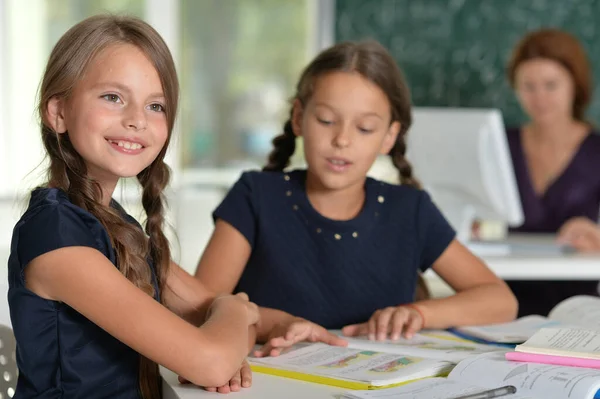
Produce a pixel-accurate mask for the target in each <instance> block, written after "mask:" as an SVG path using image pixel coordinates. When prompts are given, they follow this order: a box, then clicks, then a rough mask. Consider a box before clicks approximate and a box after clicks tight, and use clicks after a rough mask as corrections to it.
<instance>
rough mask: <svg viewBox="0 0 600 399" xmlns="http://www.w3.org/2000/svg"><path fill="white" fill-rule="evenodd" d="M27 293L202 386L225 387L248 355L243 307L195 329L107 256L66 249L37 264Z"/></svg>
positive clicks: (85, 249)
mask: <svg viewBox="0 0 600 399" xmlns="http://www.w3.org/2000/svg"><path fill="white" fill-rule="evenodd" d="M25 278H26V284H27V288H28V289H30V290H31V291H33V292H34V293H36V294H37V295H39V296H41V297H43V298H46V299H50V300H54V301H60V302H64V303H65V304H67V305H69V306H70V307H72V308H74V309H75V310H77V311H78V312H79V313H81V314H82V315H83V316H85V317H86V318H88V319H89V320H91V321H92V322H93V323H95V324H96V325H98V326H99V327H101V328H102V329H104V330H105V331H107V332H108V333H109V334H111V335H112V336H114V337H115V338H117V339H118V340H119V341H121V342H123V343H125V344H126V345H128V346H129V347H131V348H132V349H134V350H136V351H137V352H138V353H140V354H142V355H144V356H146V357H148V358H149V359H152V360H154V361H155V362H157V363H158V364H161V365H163V366H165V367H167V368H169V369H170V370H172V371H174V372H176V373H178V374H179V375H181V376H182V377H184V378H185V379H187V380H188V381H191V382H193V383H195V384H197V385H200V386H221V385H223V384H225V383H226V382H227V381H229V379H230V378H231V376H232V375H233V374H234V372H235V371H236V370H237V369H238V368H239V365H240V364H241V362H242V360H243V359H244V357H245V356H246V354H247V339H248V338H247V334H248V317H247V311H246V309H245V307H244V306H243V304H240V306H229V307H228V308H227V311H226V312H225V311H219V310H216V311H214V312H213V314H212V315H211V317H210V318H209V320H208V321H207V322H206V324H204V325H203V326H202V327H200V328H197V327H195V326H193V325H192V324H190V323H188V322H186V321H185V320H183V319H182V318H180V317H178V316H177V315H175V314H174V313H173V312H171V311H169V310H168V309H167V308H165V307H164V306H162V305H161V304H160V303H159V302H157V301H156V300H154V299H153V298H152V297H151V296H149V295H148V294H146V293H144V292H143V291H142V290H140V289H139V288H137V287H136V286H134V285H133V284H132V283H131V282H130V281H129V280H127V279H126V278H125V277H124V276H123V275H122V274H121V273H120V272H119V270H118V269H117V268H116V267H115V266H114V265H113V264H112V263H111V262H110V261H109V260H108V259H106V257H105V256H104V255H102V254H101V253H100V252H98V251H97V250H95V249H92V248H89V247H66V248H60V249H57V250H54V251H51V252H48V253H45V254H43V255H41V256H38V257H37V258H35V259H33V260H32V261H31V262H30V263H29V265H28V266H27V267H26V268H25Z"/></svg>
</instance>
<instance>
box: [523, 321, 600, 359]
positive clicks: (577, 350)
mask: <svg viewBox="0 0 600 399" xmlns="http://www.w3.org/2000/svg"><path fill="white" fill-rule="evenodd" d="M515 350H516V351H517V352H528V353H537V354H541V355H559V356H560V355H564V356H574V357H583V358H586V359H600V331H596V330H585V329H579V328H542V329H541V330H540V331H538V332H537V333H535V334H534V336H533V337H531V338H530V339H529V340H527V342H525V343H524V344H523V345H519V346H517V348H516V349H515Z"/></svg>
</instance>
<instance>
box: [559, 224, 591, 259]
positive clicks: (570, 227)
mask: <svg viewBox="0 0 600 399" xmlns="http://www.w3.org/2000/svg"><path fill="white" fill-rule="evenodd" d="M558 241H559V242H561V243H564V244H568V245H570V246H572V247H573V248H575V249H577V250H578V251H582V252H599V251H600V226H598V225H597V224H596V223H594V222H592V221H591V220H589V219H588V218H584V217H577V218H572V219H569V220H568V221H566V222H565V224H563V225H562V227H561V228H560V230H559V231H558Z"/></svg>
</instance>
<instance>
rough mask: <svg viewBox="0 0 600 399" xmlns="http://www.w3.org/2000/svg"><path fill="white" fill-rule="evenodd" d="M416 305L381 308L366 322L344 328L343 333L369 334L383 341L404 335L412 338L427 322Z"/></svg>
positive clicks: (349, 334)
mask: <svg viewBox="0 0 600 399" xmlns="http://www.w3.org/2000/svg"><path fill="white" fill-rule="evenodd" d="M417 309H418V308H417V307H416V306H415V305H410V306H408V305H401V306H396V307H388V308H385V309H380V310H377V311H375V313H373V316H371V318H370V319H369V321H368V322H366V323H361V324H352V325H349V326H346V327H344V328H343V329H342V333H343V334H344V335H345V336H348V337H355V336H359V335H367V336H368V337H369V339H371V340H375V339H377V340H378V341H383V340H385V339H387V337H388V334H389V336H390V339H392V340H397V339H398V338H400V336H401V335H403V336H404V337H405V338H409V339H410V338H412V337H413V336H414V335H415V333H416V332H417V331H419V330H421V329H422V328H423V326H424V324H425V320H424V319H423V314H422V313H421V311H420V310H417Z"/></svg>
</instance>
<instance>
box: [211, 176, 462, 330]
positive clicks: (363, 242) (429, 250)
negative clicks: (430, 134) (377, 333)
mask: <svg viewBox="0 0 600 399" xmlns="http://www.w3.org/2000/svg"><path fill="white" fill-rule="evenodd" d="M305 179H306V171H305V170H296V171H292V172H289V173H283V172H246V173H244V174H243V175H242V177H241V178H240V179H239V180H238V182H237V183H236V184H235V185H234V186H233V188H232V189H231V190H230V191H229V193H228V195H227V196H226V198H225V199H224V200H223V202H222V203H221V204H220V205H219V207H218V208H217V209H216V210H215V212H214V214H213V217H214V219H215V220H217V219H222V220H224V221H225V222H227V223H229V224H231V225H232V226H233V227H235V228H236V229H237V230H238V231H240V233H242V234H243V235H244V237H246V239H247V240H248V242H249V243H250V245H251V247H252V254H251V256H250V259H249V261H248V264H247V265H246V268H245V270H244V272H243V273H242V276H241V278H240V280H239V282H238V284H237V287H236V291H237V292H239V291H243V292H246V293H248V295H249V296H250V299H251V300H252V301H254V302H255V303H257V304H258V305H260V306H265V307H271V308H276V309H280V310H283V311H286V312H288V313H290V314H293V315H295V316H299V317H303V318H306V319H308V320H311V321H313V322H315V323H317V324H320V325H322V326H324V327H326V328H341V327H343V326H345V325H347V324H353V323H359V322H364V321H366V320H368V319H369V318H370V317H371V315H372V314H373V312H374V311H375V310H377V309H381V308H384V307H387V306H396V305H400V304H404V303H410V302H413V298H414V295H415V284H416V279H417V272H418V270H421V271H425V270H426V269H427V268H429V267H430V266H431V265H432V264H433V263H434V262H435V261H436V259H437V258H438V257H439V256H440V255H441V254H442V252H444V250H445V249H446V248H447V247H448V245H449V244H450V242H451V241H452V240H453V239H454V236H455V233H454V231H453V229H452V228H451V227H450V225H449V224H448V222H447V221H446V220H445V219H444V217H443V216H442V214H441V213H440V211H439V210H438V209H437V208H436V207H435V205H434V204H433V203H432V201H431V199H430V198H429V196H428V195H427V194H426V193H425V192H424V191H421V190H418V189H415V188H413V187H408V186H399V185H392V184H386V183H382V182H379V181H377V180H374V179H371V178H367V180H366V183H365V193H366V200H365V204H364V206H363V209H362V210H361V212H360V213H359V214H358V215H357V216H356V217H355V218H354V219H352V220H348V221H335V220H331V219H328V218H326V217H324V216H322V215H321V214H319V213H318V212H317V211H316V210H315V209H314V208H313V207H312V205H311V204H310V202H309V200H308V197H307V195H306V191H305V187H304V183H305Z"/></svg>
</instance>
